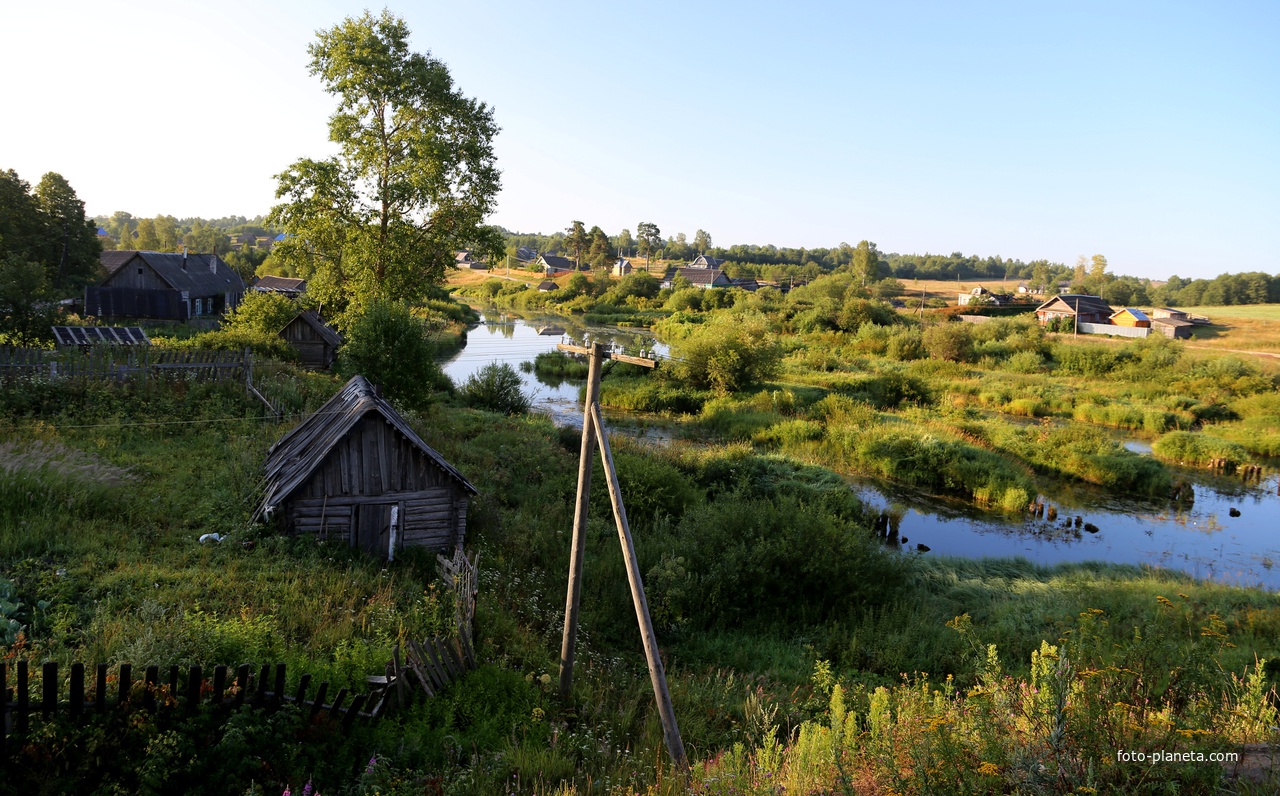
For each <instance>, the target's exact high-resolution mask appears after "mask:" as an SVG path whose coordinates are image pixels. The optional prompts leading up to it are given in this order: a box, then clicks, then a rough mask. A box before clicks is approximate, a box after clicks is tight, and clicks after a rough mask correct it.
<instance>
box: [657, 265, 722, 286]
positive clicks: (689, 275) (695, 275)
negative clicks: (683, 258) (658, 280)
mask: <svg viewBox="0 0 1280 796" xmlns="http://www.w3.org/2000/svg"><path fill="white" fill-rule="evenodd" d="M677 276H682V277H684V278H685V279H687V280H689V284H690V285H691V286H692V287H700V288H703V289H709V288H713V287H733V280H731V279H729V277H728V275H726V274H725V272H724V271H721V270H720V269H719V268H694V267H685V268H672V269H671V270H670V271H667V273H666V274H664V275H663V277H662V287H663V288H668V287H674V286H675V280H676V277H677Z"/></svg>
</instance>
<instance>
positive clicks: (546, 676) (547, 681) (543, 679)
mask: <svg viewBox="0 0 1280 796" xmlns="http://www.w3.org/2000/svg"><path fill="white" fill-rule="evenodd" d="M538 682H540V683H542V684H543V685H551V675H549V674H544V675H542V676H541V677H539V678H538Z"/></svg>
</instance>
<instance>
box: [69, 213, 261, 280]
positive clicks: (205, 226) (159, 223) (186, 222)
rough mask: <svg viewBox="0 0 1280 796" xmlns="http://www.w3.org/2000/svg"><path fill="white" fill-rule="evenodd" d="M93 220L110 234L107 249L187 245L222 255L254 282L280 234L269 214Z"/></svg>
mask: <svg viewBox="0 0 1280 796" xmlns="http://www.w3.org/2000/svg"><path fill="white" fill-rule="evenodd" d="M93 220H94V223H96V224H97V225H98V226H99V227H101V228H102V229H103V230H104V231H106V233H107V236H106V237H105V238H101V240H102V248H104V249H138V250H140V251H154V252H176V251H181V250H182V249H183V247H186V249H187V251H189V252H191V253H193V254H216V255H218V256H219V257H221V258H222V259H223V260H225V261H226V263H227V265H230V266H231V267H232V268H234V269H235V270H236V272H237V273H239V274H240V276H241V277H242V278H243V279H245V280H246V281H252V280H253V278H254V276H255V274H257V272H258V269H259V268H260V267H261V266H262V265H263V263H264V262H266V260H267V257H268V256H269V254H270V251H271V242H272V240H273V239H274V238H275V237H276V235H278V234H279V230H276V229H272V228H271V227H269V226H267V223H266V217H265V216H254V217H253V218H246V217H244V216H226V217H225V218H209V219H206V218H175V217H173V216H166V215H159V216H156V217H155V218H135V217H134V216H133V215H132V214H130V213H126V212H123V211H119V212H116V213H112V214H111V215H109V216H95V217H94V219H93Z"/></svg>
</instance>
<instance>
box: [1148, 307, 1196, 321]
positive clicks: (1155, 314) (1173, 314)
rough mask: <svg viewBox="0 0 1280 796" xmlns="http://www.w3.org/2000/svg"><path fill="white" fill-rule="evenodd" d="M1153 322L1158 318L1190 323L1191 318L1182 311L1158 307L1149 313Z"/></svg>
mask: <svg viewBox="0 0 1280 796" xmlns="http://www.w3.org/2000/svg"><path fill="white" fill-rule="evenodd" d="M1147 315H1148V316H1150V317H1151V319H1152V320H1155V319H1157V318H1169V319H1170V320H1175V321H1190V320H1191V316H1190V315H1189V314H1188V313H1185V312H1183V311H1182V310H1175V309H1173V308H1172V307H1156V308H1154V309H1152V310H1151V311H1149V312H1148V313H1147Z"/></svg>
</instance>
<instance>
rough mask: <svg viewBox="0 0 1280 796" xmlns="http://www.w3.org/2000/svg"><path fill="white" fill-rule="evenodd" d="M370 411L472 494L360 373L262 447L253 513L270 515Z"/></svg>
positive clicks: (462, 481) (451, 469) (448, 466)
mask: <svg viewBox="0 0 1280 796" xmlns="http://www.w3.org/2000/svg"><path fill="white" fill-rule="evenodd" d="M371 412H376V413H377V414H378V415H380V416H381V417H382V419H383V420H385V421H386V422H387V423H388V424H389V425H391V427H392V428H394V429H395V430H396V431H399V432H400V433H401V434H403V435H404V437H405V439H407V440H408V441H409V443H410V444H412V445H413V446H414V447H416V448H418V449H419V450H421V451H422V452H423V454H425V455H426V457H427V458H428V459H430V460H431V461H432V462H434V463H435V464H436V465H437V466H439V467H440V469H442V470H444V471H445V473H446V474H448V475H449V476H451V477H452V478H453V479H454V480H456V481H457V482H458V483H459V484H461V485H462V488H463V489H466V490H467V491H468V492H470V493H471V494H473V495H474V494H476V488H475V487H474V486H472V485H471V482H470V481H468V480H467V479H466V478H465V477H463V475H462V473H460V472H458V470H457V468H455V467H454V466H453V465H452V464H449V462H447V461H445V459H444V457H443V456H441V455H440V454H439V453H437V452H436V451H435V450H434V449H432V447H431V446H430V445H428V444H427V443H425V442H423V441H422V438H421V437H419V436H418V435H417V434H415V433H414V431H413V429H411V428H409V424H408V423H406V422H404V418H402V417H400V415H399V414H398V413H397V412H396V410H395V409H393V408H392V407H391V404H389V403H387V401H386V399H384V398H382V397H380V396H378V395H377V393H375V392H374V389H373V385H372V384H370V383H369V380H368V379H366V378H365V377H364V376H352V377H351V380H350V381H348V382H347V383H346V385H345V386H344V387H343V388H342V389H341V390H339V391H338V394H337V395H335V396H333V397H332V398H330V399H329V400H328V401H327V402H326V403H325V405H324V406H322V407H320V408H319V409H318V410H316V412H315V413H314V414H312V415H311V416H310V417H308V418H307V419H306V420H303V421H302V422H301V423H299V424H298V425H297V426H296V427H295V428H294V429H293V430H292V431H290V432H289V433H287V434H285V435H284V436H283V437H281V438H280V441H279V442H277V443H276V444H275V445H272V446H271V449H270V450H268V451H267V462H266V490H265V496H264V497H263V499H262V505H261V506H259V507H258V511H257V513H256V515H255V517H260V516H263V515H265V514H269V513H270V512H272V511H274V510H275V509H276V507H277V506H279V505H280V504H281V503H283V502H284V501H285V500H287V499H288V497H289V495H290V494H292V493H293V491H294V490H295V489H297V488H298V487H299V486H301V485H302V483H303V482H305V481H306V480H307V478H309V477H310V476H311V474H312V472H314V471H315V469H316V468H317V467H319V466H320V465H321V464H323V463H324V460H325V457H327V456H328V455H329V452H330V451H331V450H333V447H334V446H335V445H337V444H338V442H339V441H340V440H341V439H342V438H343V437H345V436H346V435H347V434H348V433H349V432H350V431H351V429H353V428H355V426H356V424H357V423H359V422H360V421H361V420H363V419H364V417H365V415H367V414H369V413H371Z"/></svg>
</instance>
